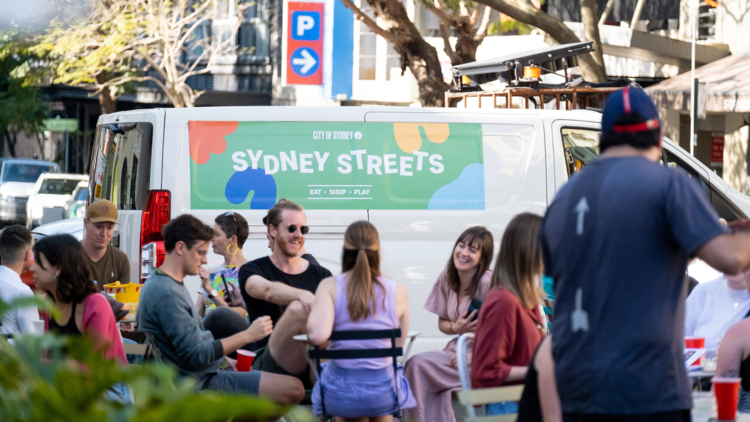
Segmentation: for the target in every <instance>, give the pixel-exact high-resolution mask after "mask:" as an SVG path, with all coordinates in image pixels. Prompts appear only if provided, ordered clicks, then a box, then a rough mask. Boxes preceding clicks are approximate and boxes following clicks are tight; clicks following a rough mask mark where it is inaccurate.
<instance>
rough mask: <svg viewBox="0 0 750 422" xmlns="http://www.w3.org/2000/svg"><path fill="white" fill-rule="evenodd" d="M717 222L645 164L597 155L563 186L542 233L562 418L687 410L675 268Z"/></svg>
mask: <svg viewBox="0 0 750 422" xmlns="http://www.w3.org/2000/svg"><path fill="white" fill-rule="evenodd" d="M718 218H719V217H718V215H717V214H716V212H715V211H714V210H713V209H712V208H711V206H710V205H709V203H708V201H707V199H706V195H705V194H704V193H703V192H702V191H701V190H700V188H699V187H698V185H697V184H696V183H695V181H692V180H690V178H689V177H688V176H687V175H686V174H685V173H684V172H682V171H681V170H674V169H670V168H667V167H664V166H662V165H660V164H658V163H654V162H651V161H649V160H647V159H645V158H643V157H622V158H603V159H599V160H597V161H594V162H593V163H590V164H589V165H587V166H586V167H585V168H584V169H583V170H581V172H580V173H579V174H578V175H576V176H574V177H573V178H571V180H570V181H569V182H568V183H567V184H566V185H565V186H563V188H562V189H561V190H560V192H559V193H558V194H557V196H556V197H555V200H554V201H553V203H552V205H550V207H549V209H548V211H547V214H546V216H545V218H544V221H543V223H542V232H541V234H540V240H541V243H542V254H543V258H544V271H545V274H546V275H548V276H551V277H552V278H553V279H554V283H555V299H556V301H555V319H554V322H553V326H554V335H553V336H552V353H553V357H554V360H555V375H556V377H557V385H558V392H559V394H560V400H561V404H562V408H563V412H566V413H584V414H623V415H625V414H651V413H659V412H671V411H678V410H685V409H690V407H691V401H690V384H689V382H688V379H687V375H686V373H685V367H684V364H683V357H682V351H683V322H684V311H685V309H684V302H685V269H686V267H687V260H688V256H689V255H692V254H694V253H695V251H696V250H697V249H699V248H700V247H701V246H703V245H704V244H705V243H706V242H708V241H709V240H711V239H713V238H714V237H716V236H718V235H720V234H722V233H724V232H726V231H727V229H726V228H725V227H724V226H723V225H721V224H720V223H719V222H718Z"/></svg>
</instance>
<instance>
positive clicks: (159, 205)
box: [141, 190, 172, 283]
mask: <svg viewBox="0 0 750 422" xmlns="http://www.w3.org/2000/svg"><path fill="white" fill-rule="evenodd" d="M170 197H171V195H170V193H169V191H168V190H151V191H148V196H146V203H145V204H144V207H143V208H144V210H143V217H142V218H141V283H143V282H144V281H146V279H147V278H148V276H150V275H151V273H153V272H154V270H155V269H156V268H158V267H160V266H161V264H162V263H163V262H164V256H165V251H164V238H163V237H162V235H161V229H162V227H164V226H165V225H166V224H167V223H169V218H170V215H171V213H172V206H171V200H170V199H171V198H170Z"/></svg>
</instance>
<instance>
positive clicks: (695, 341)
mask: <svg viewBox="0 0 750 422" xmlns="http://www.w3.org/2000/svg"><path fill="white" fill-rule="evenodd" d="M705 347H706V339H705V338H703V337H685V348H686V349H703V348H705ZM700 364H701V358H698V360H696V361H695V362H694V363H693V365H692V366H700Z"/></svg>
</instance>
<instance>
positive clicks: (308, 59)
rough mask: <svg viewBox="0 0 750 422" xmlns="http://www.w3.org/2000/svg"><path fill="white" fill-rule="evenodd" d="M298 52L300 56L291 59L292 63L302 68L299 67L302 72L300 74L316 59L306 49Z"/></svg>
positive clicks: (306, 70) (314, 62)
mask: <svg viewBox="0 0 750 422" xmlns="http://www.w3.org/2000/svg"><path fill="white" fill-rule="evenodd" d="M300 54H301V55H302V57H301V58H300V57H297V58H294V59H292V64H293V65H295V66H299V65H302V69H300V72H302V74H303V75H304V74H305V73H307V72H308V71H309V70H310V69H311V68H312V67H313V66H315V65H316V64H317V63H318V62H317V60H315V57H313V56H312V55H311V54H310V52H309V51H307V50H302V52H301V53H300Z"/></svg>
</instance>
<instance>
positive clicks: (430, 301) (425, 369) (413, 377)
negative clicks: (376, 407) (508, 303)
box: [405, 226, 494, 422]
mask: <svg viewBox="0 0 750 422" xmlns="http://www.w3.org/2000/svg"><path fill="white" fill-rule="evenodd" d="M493 253H494V243H493V239H492V233H490V231H489V230H487V229H486V228H484V227H481V226H476V227H471V228H469V229H467V230H466V231H464V232H463V233H461V235H460V236H459V237H458V240H456V244H455V245H454V246H453V253H452V254H451V257H450V259H449V260H448V264H447V265H446V268H445V269H444V270H443V272H441V273H440V275H439V276H438V279H437V281H436V282H435V285H434V286H433V287H432V292H431V293H430V296H429V297H428V298H427V302H426V303H425V305H424V308H425V309H427V310H428V311H430V312H432V313H434V314H436V315H437V316H438V328H439V329H440V331H441V332H443V333H445V334H447V335H450V336H457V335H460V334H463V333H472V332H474V330H476V326H477V321H476V319H477V316H478V314H479V307H481V301H482V300H484V297H485V296H486V295H487V291H488V290H489V288H490V280H491V276H492V272H491V271H489V268H490V263H491V262H492V255H493ZM457 338H458V337H454V338H453V339H452V340H451V341H450V342H448V345H447V346H445V348H444V349H443V350H437V351H432V352H426V353H421V354H418V355H416V356H413V357H411V358H409V360H408V361H406V366H405V375H406V378H407V379H408V380H409V384H410V385H411V388H412V392H413V393H414V397H415V398H416V399H417V406H416V407H415V408H412V409H409V410H407V411H406V412H405V420H413V421H418V422H428V421H429V422H434V421H438V422H439V421H445V422H454V421H455V420H456V418H455V415H454V414H453V407H452V406H451V390H453V389H456V388H460V387H461V380H460V379H459V376H458V369H457V366H456V343H457Z"/></svg>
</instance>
